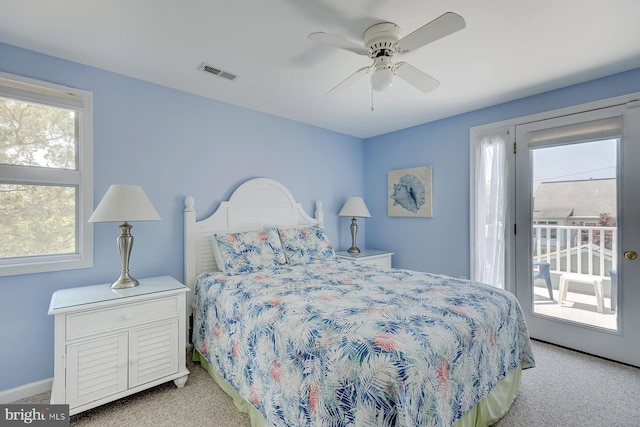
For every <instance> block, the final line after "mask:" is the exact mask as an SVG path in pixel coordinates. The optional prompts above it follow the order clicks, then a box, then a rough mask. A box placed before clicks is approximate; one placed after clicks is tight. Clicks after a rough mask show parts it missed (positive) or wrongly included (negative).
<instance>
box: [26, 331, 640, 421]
mask: <svg viewBox="0 0 640 427" xmlns="http://www.w3.org/2000/svg"><path fill="white" fill-rule="evenodd" d="M533 350H534V354H535V357H536V365H537V366H536V368H534V369H529V370H526V371H524V372H523V375H522V387H521V391H520V395H519V396H518V397H517V398H516V400H515V402H514V404H513V406H512V407H511V410H510V411H509V413H508V414H507V415H506V416H505V417H504V418H503V419H501V420H500V421H499V422H498V423H497V424H495V426H496V427H531V426H536V427H585V426H590V427H616V426H619V427H632V426H640V369H637V368H633V367H630V366H626V365H621V364H618V363H614V362H609V361H606V360H602V359H599V358H596V357H592V356H588V355H585V354H581V353H577V352H574V351H570V350H566V349H563V348H560V347H556V346H553V345H550V344H545V343H541V342H538V341H534V343H533ZM188 368H189V370H190V371H191V375H190V376H189V381H188V382H187V384H186V385H185V387H184V388H182V389H178V388H176V387H175V386H174V385H173V382H169V383H167V384H163V385H160V386H157V387H154V388H152V389H150V390H147V391H143V392H141V393H138V394H136V395H133V396H129V397H127V398H124V399H121V400H119V401H116V402H113V403H110V404H107V405H103V406H100V407H98V408H95V409H92V410H89V411H86V412H83V413H81V414H78V415H74V416H72V417H71V425H72V426H92V427H116V426H118V427H120V426H127V427H128V426H136V427H146V426H149V427H152V426H153V427H164V426H167V427H174V426H175V427H182V426H189V427H205V426H212V427H249V425H250V424H249V419H248V417H247V416H245V415H244V414H241V413H239V412H238V411H237V410H236V408H235V406H234V405H233V403H232V401H231V399H230V398H229V397H228V396H227V395H226V394H225V393H224V392H222V391H221V390H220V388H219V387H218V386H217V385H216V384H215V383H214V381H213V380H212V379H211V377H209V374H207V372H206V371H205V370H204V369H202V368H201V367H200V366H199V365H198V364H195V365H194V364H193V363H189V364H188ZM48 401H49V393H42V394H39V395H36V396H33V397H31V398H28V399H24V400H21V401H20V403H47V402H48ZM292 427H295V426H292Z"/></svg>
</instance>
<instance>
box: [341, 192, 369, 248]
mask: <svg viewBox="0 0 640 427" xmlns="http://www.w3.org/2000/svg"><path fill="white" fill-rule="evenodd" d="M338 216H350V217H351V225H350V226H349V228H350V229H351V247H350V248H349V249H348V250H347V252H348V253H350V254H353V255H355V254H359V253H360V249H358V247H357V246H356V234H358V224H357V222H356V221H357V220H356V218H371V214H370V213H369V209H367V205H365V204H364V200H362V197H349V198H348V199H347V201H346V202H345V203H344V206H343V207H342V209H340V213H338Z"/></svg>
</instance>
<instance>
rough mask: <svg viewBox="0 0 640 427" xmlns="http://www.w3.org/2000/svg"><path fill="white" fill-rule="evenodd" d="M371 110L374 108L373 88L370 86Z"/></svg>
mask: <svg viewBox="0 0 640 427" xmlns="http://www.w3.org/2000/svg"><path fill="white" fill-rule="evenodd" d="M371 111H374V108H373V88H371Z"/></svg>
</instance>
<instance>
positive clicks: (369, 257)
mask: <svg viewBox="0 0 640 427" xmlns="http://www.w3.org/2000/svg"><path fill="white" fill-rule="evenodd" d="M392 255H393V252H387V251H377V250H375V249H361V250H360V253H358V254H350V253H349V252H347V251H336V256H337V257H338V258H342V259H350V260H352V261H356V262H363V263H366V264H375V265H379V266H380V267H385V268H391V256H392Z"/></svg>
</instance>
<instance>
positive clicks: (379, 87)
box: [371, 67, 393, 92]
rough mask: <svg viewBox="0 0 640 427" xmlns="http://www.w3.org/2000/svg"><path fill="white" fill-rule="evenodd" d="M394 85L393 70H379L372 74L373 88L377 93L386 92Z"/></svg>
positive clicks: (385, 68)
mask: <svg viewBox="0 0 640 427" xmlns="http://www.w3.org/2000/svg"><path fill="white" fill-rule="evenodd" d="M392 84H393V70H391V68H387V67H384V68H378V69H377V70H376V71H374V72H373V74H371V87H372V88H373V90H375V91H376V92H384V91H385V90H387V89H389V88H390V87H391V85H392Z"/></svg>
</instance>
